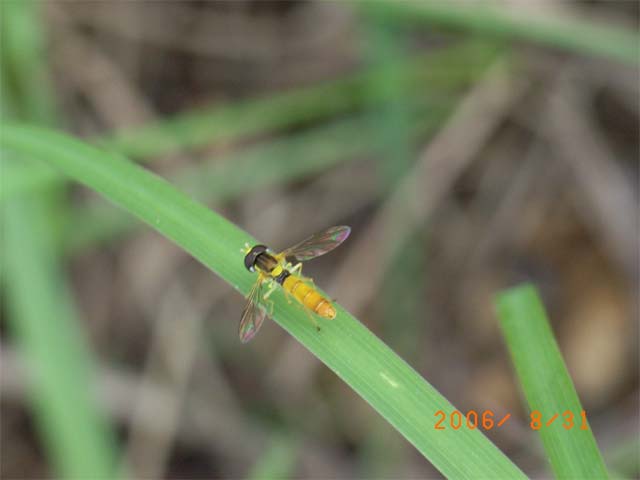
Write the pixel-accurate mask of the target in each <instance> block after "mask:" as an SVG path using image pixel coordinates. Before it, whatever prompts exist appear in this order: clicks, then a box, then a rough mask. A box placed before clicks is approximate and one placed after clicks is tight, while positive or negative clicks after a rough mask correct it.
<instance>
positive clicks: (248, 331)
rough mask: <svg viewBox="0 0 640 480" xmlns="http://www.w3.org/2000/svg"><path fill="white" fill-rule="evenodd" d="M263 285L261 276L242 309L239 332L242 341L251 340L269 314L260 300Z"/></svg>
mask: <svg viewBox="0 0 640 480" xmlns="http://www.w3.org/2000/svg"><path fill="white" fill-rule="evenodd" d="M262 285H263V280H262V278H259V279H258V281H256V283H255V284H254V285H253V288H251V291H250V292H249V296H248V297H247V306H246V307H244V310H243V311H242V318H241V319H240V328H239V329H238V334H239V335H240V341H241V342H242V343H247V342H248V341H249V340H251V339H252V338H253V337H254V336H255V334H256V333H258V330H260V327H261V326H262V322H264V319H265V317H266V316H267V314H266V313H265V311H264V310H263V309H262V308H260V301H261V300H262Z"/></svg>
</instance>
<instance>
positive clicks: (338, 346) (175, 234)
mask: <svg viewBox="0 0 640 480" xmlns="http://www.w3.org/2000/svg"><path fill="white" fill-rule="evenodd" d="M0 146H1V147H4V148H8V149H11V150H15V151H17V152H19V153H22V154H24V155H29V156H31V157H34V158H38V159H40V160H42V161H46V162H48V163H49V164H51V165H53V166H55V167H56V168H58V169H60V170H61V171H62V172H63V173H64V174H66V175H68V176H70V177H71V178H74V179H76V180H78V181H80V182H82V183H84V184H85V185H87V186H89V187H90V188H92V189H94V190H96V191H98V192H100V193H102V194H103V195H104V196H106V197H107V198H108V199H110V200H111V201H112V202H114V203H116V204H118V205H120V206H121V207H122V208H124V209H126V210H127V211H129V212H130V213H132V214H134V215H136V216H137V217H139V218H140V219H142V220H143V221H145V222H146V223H148V224H149V225H151V226H152V227H153V228H155V229H156V230H157V231H159V232H160V233H162V234H163V235H165V236H166V237H167V238H169V239H171V240H173V241H174V242H175V243H176V244H178V245H179V246H180V247H182V248H183V249H184V250H185V251H187V252H189V253H190V254H191V255H192V256H194V257H195V258H196V259H198V260H199V261H201V262H202V263H203V264H204V265H206V266H207V267H209V268H210V269H211V270H212V271H214V272H216V273H217V274H218V275H219V276H220V277H221V278H222V279H224V280H225V281H226V282H228V283H229V284H230V285H232V286H233V287H234V288H235V289H236V290H238V291H239V292H240V293H242V294H243V295H246V294H247V293H248V292H249V289H250V288H251V286H252V284H253V282H254V280H255V277H254V275H253V274H251V273H249V272H247V271H246V269H245V268H244V265H243V254H242V253H241V252H240V248H241V247H242V246H243V245H244V243H245V242H249V243H255V242H256V241H255V239H253V238H252V237H251V236H250V235H249V234H247V233H245V232H244V231H242V230H241V229H239V228H238V227H236V226H235V225H233V224H231V223H230V222H228V221H227V220H226V219H224V218H222V217H221V216H219V215H217V214H216V213H214V212H212V211H211V210H209V209H207V208H206V207H204V206H203V205H201V204H198V203H196V202H194V201H193V200H191V199H190V198H189V197H188V196H186V195H184V194H182V193H180V192H179V191H177V190H176V189H175V188H173V187H172V186H171V185H170V184H169V183H167V182H166V181H164V180H163V179H161V178H159V177H157V176H156V175H153V174H152V173H150V172H148V171H146V170H144V169H142V168H141V167H139V166H137V165H135V164H133V163H131V162H129V161H127V160H126V159H125V158H123V157H120V156H118V155H115V154H112V153H106V152H104V151H100V150H98V149H96V148H95V147H92V146H89V145H87V144H84V143H81V142H78V141H76V140H74V139H72V138H70V137H67V136H65V135H61V134H58V133H55V132H51V131H47V130H43V129H38V128H35V127H28V126H15V125H14V126H6V127H4V128H3V129H2V131H1V132H0ZM356 275H357V272H354V276H356ZM358 280H360V281H362V279H358V278H354V281H358ZM272 298H273V300H274V312H275V313H274V320H275V321H276V322H277V323H278V324H279V325H280V326H282V327H283V328H284V329H285V330H286V331H288V332H289V333H290V334H291V335H292V336H294V337H295V338H296V339H297V340H298V341H300V342H301V343H302V344H303V345H304V346H305V347H306V348H307V349H309V350H310V351H311V352H312V353H313V354H314V355H316V356H317V357H318V358H319V359H320V360H321V361H322V362H324V363H325V364H326V365H327V366H328V367H329V368H330V369H331V370H333V371H334V372H335V373H336V374H337V375H338V376H339V377H340V378H342V379H343V380H344V381H345V382H346V383H347V384H348V385H349V386H351V388H353V389H354V390H355V391H356V392H357V393H358V394H360V395H361V396H362V397H363V398H364V399H365V400H366V401H367V402H369V404H370V405H371V406H372V407H373V408H374V409H375V410H376V411H377V412H378V413H379V414H380V415H382V416H383V417H384V418H386V419H387V421H389V423H390V424H391V425H393V426H394V427H395V428H396V429H397V430H398V431H399V432H400V433H401V434H402V435H404V437H405V438H406V439H407V440H408V441H410V442H411V443H412V444H413V445H414V446H415V447H416V448H417V449H418V450H419V451H420V452H421V453H422V454H423V455H424V456H425V457H426V458H428V459H429V460H430V461H431V462H432V463H433V464H434V465H435V466H436V468H438V469H439V470H440V471H441V472H442V473H443V474H444V475H446V476H449V477H456V478H478V477H484V478H497V477H500V478H524V474H523V473H522V472H521V471H520V470H519V469H518V468H517V467H516V466H515V465H514V464H513V463H512V462H511V461H510V460H509V459H508V458H507V457H506V456H505V455H504V454H503V453H502V452H500V450H498V449H497V448H496V447H495V445H493V444H492V443H491V442H490V441H489V440H488V439H487V438H486V437H485V436H484V435H483V434H482V433H481V432H480V431H478V430H466V429H460V430H452V429H446V430H443V431H441V430H436V429H435V428H434V423H435V422H434V420H435V418H434V414H435V412H436V411H437V410H445V411H447V412H448V411H451V410H452V409H453V407H452V405H451V404H450V403H449V402H448V401H447V400H446V399H445V398H444V397H443V396H442V395H440V394H439V393H438V392H437V391H436V390H435V389H434V388H433V387H432V386H431V385H429V384H428V383H427V382H426V381H425V380H424V379H423V378H422V377H421V376H420V375H419V374H418V373H416V372H415V371H414V370H413V369H412V368H411V367H410V366H409V365H407V364H406V363H405V362H404V361H403V360H402V359H401V358H399V357H398V356H397V355H395V354H394V353H393V351H391V350H390V349H389V348H388V347H387V346H386V345H385V344H384V343H383V342H382V341H380V340H379V339H378V338H377V337H376V336H374V335H373V334H372V333H371V332H370V331H369V330H367V329H366V328H365V327H364V326H363V325H362V324H361V323H360V322H359V321H358V320H357V319H355V318H354V317H353V316H351V315H350V314H349V313H347V312H346V311H345V310H344V309H342V308H341V307H340V306H339V305H336V309H337V317H336V319H335V320H333V321H331V322H328V321H327V322H323V323H322V330H321V331H320V332H317V331H316V330H315V328H314V327H313V325H312V324H311V322H309V321H308V319H307V315H306V314H305V313H304V312H302V311H301V309H300V308H299V307H298V306H296V305H293V304H291V305H290V304H288V302H287V301H286V299H285V298H284V296H283V294H282V292H280V291H277V292H276V293H275V294H274V295H273V296H272ZM258 341H259V340H258ZM238 348H241V346H240V344H239V345H238Z"/></svg>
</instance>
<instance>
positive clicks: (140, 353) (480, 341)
mask: <svg viewBox="0 0 640 480" xmlns="http://www.w3.org/2000/svg"><path fill="white" fill-rule="evenodd" d="M638 15H639V7H638V3H637V2H631V1H629V2H625V1H619V2H616V1H589V2H549V1H535V2H534V1H530V2H529V1H527V2H524V1H517V0H510V1H506V0H505V1H501V2H493V3H455V2H454V3H448V4H444V3H430V2H422V3H420V2H389V3H386V2H382V3H370V2H369V3H368V2H362V3H355V2H354V3H334V2H320V1H304V2H296V3H289V2H277V1H243V2H240V1H238V2H205V1H197V2H169V1H167V2H144V1H138V2H67V1H65V2H54V1H48V2H33V3H32V2H9V1H5V2H2V37H1V40H2V43H1V52H0V53H1V57H0V58H1V61H2V115H3V118H4V119H11V120H20V121H23V122H30V123H38V124H42V125H48V126H51V127H53V128H57V129H62V130H65V131H67V132H69V133H71V134H73V135H76V136H79V137H82V138H84V139H85V140H87V141H89V142H93V143H94V144H96V145H101V146H104V148H109V149H114V150H119V151H121V152H123V154H125V155H126V156H128V157H129V158H131V159H133V160H135V161H138V162H141V163H143V164H144V165H145V167H146V168H149V169H151V170H153V171H155V172H157V173H159V174H160V175H162V176H163V177H165V178H167V179H168V180H169V181H170V182H172V183H173V184H174V185H176V187H177V188H179V189H181V190H183V191H186V192H188V193H189V194H190V195H191V196H192V197H194V198H195V199H197V200H198V201H201V202H204V203H206V204H207V205H209V206H210V207H211V208H212V209H215V210H216V211H217V212H220V213H221V214H222V215H224V216H225V217H226V218H228V219H230V220H231V221H233V222H234V223H236V224H237V225H239V226H240V227H241V228H243V229H245V230H247V231H248V232H250V233H251V234H252V235H254V236H255V237H256V238H259V239H260V240H261V241H262V242H264V243H266V244H268V245H270V246H271V247H272V248H274V249H275V250H281V249H284V248H285V247H287V246H290V245H292V244H293V243H296V242H297V241H299V240H301V239H302V238H304V237H306V236H307V235H310V234H312V233H315V232H316V231H319V230H321V229H323V228H325V227H328V226H330V225H340V224H347V225H351V226H352V229H353V232H352V236H351V238H350V239H349V240H348V241H347V242H346V243H345V244H344V245H343V246H342V247H341V248H340V249H338V250H336V251H335V252H334V253H332V254H330V255H328V256H327V257H324V258H323V259H322V260H318V261H317V262H311V263H309V264H308V265H307V266H306V267H305V273H306V274H308V275H311V276H312V277H313V278H314V279H315V281H316V283H317V284H318V285H320V286H321V287H322V288H323V289H325V290H326V291H327V292H328V293H329V294H330V295H332V296H333V297H335V298H337V300H338V301H339V302H340V303H341V304H342V305H343V306H345V308H346V309H347V310H349V311H350V312H352V313H353V314H354V315H355V316H356V317H358V318H359V319H360V320H361V321H362V322H363V323H364V324H365V325H366V326H367V327H368V328H370V329H371V330H372V331H373V332H374V333H375V334H376V335H378V336H379V337H380V338H381V339H382V340H383V341H384V342H385V343H387V344H388V345H389V346H390V347H391V348H392V349H393V350H395V351H396V352H397V353H398V354H399V355H400V356H401V357H402V358H404V359H405V360H406V361H407V362H408V363H409V364H410V365H412V366H413V367H414V368H415V369H416V370H417V371H418V372H420V374H421V375H423V376H424V377H425V378H426V379H427V380H428V381H429V382H430V383H431V384H433V385H434V386H435V387H436V388H437V389H438V390H439V391H440V392H441V393H442V394H443V395H445V396H446V397H447V398H448V399H449V400H450V401H451V402H452V403H453V404H454V405H456V406H457V407H458V408H459V409H460V410H461V411H467V410H469V409H474V410H477V411H481V410H484V409H491V410H493V411H494V412H496V414H497V413H498V412H504V413H512V415H513V417H514V420H515V421H512V422H510V424H509V425H508V427H507V428H503V429H494V430H492V431H490V432H488V436H489V437H490V439H491V440H492V441H493V442H495V443H496V444H497V446H498V447H499V448H500V449H502V450H503V451H504V452H505V453H506V454H507V455H508V456H509V457H510V458H511V459H512V460H513V461H514V462H515V463H516V464H517V465H518V466H519V467H520V468H522V469H523V471H524V472H525V473H527V474H528V475H530V476H538V477H540V476H548V475H549V473H548V470H547V464H546V460H545V459H544V456H543V453H542V450H541V448H540V444H539V440H538V438H537V435H536V434H535V432H532V431H531V429H530V428H529V426H528V420H527V419H526V414H527V411H526V410H525V409H524V408H523V401H522V396H521V393H520V391H519V390H518V384H517V381H516V380H515V379H514V373H513V371H512V368H511V364H510V361H509V358H508V355H507V352H506V348H505V346H504V343H503V341H502V337H501V334H500V330H499V328H498V321H497V318H496V315H495V312H494V307H493V299H494V295H495V294H496V293H497V292H499V291H500V290H502V289H504V288H507V287H509V286H511V285H513V284H515V283H518V282H521V281H530V282H533V283H534V284H535V285H536V286H537V287H538V288H539V289H540V292H541V294H542V296H543V299H544V302H545V304H546V306H547V308H548V309H549V315H550V318H551V322H552V326H553V329H554V332H555V334H556V336H557V339H558V342H559V345H560V348H561V351H562V353H563V354H564V356H565V359H566V362H567V365H568V368H569V371H570V373H571V375H572V377H573V380H574V382H575V385H576V388H577V390H578V393H579V395H580V397H581V400H582V402H583V406H584V408H585V409H586V411H587V415H588V418H589V421H590V424H591V427H592V429H593V431H594V434H595V437H596V439H597V441H598V444H599V446H600V448H601V449H602V451H603V455H604V457H605V461H606V462H607V464H608V466H609V467H610V468H611V470H612V471H614V472H616V473H617V474H619V475H621V476H623V477H637V476H638V475H639V474H640V467H639V465H638V445H639V442H638V435H639V431H640V430H639V418H638V407H639V399H638V373H639V372H638V370H639V368H638V366H639V362H638V321H637V319H638V309H637V289H638V254H637V252H638V245H637V235H638V224H637V222H638V210H637V202H638V174H639V172H638V131H639V125H638V114H639V82H638V59H637V52H638V50H637V48H638V36H637V32H638ZM2 171H3V174H2V178H3V183H2V195H0V200H1V201H2V202H3V205H8V204H14V205H27V204H30V205H37V208H32V209H27V210H23V212H24V214H23V215H20V216H19V218H18V220H17V221H15V222H13V224H12V225H13V227H12V228H14V230H11V232H9V234H11V235H17V237H14V238H18V239H22V240H23V242H24V243H23V247H24V248H23V249H21V251H20V252H14V251H11V250H10V249H8V248H7V249H5V248H4V247H3V249H2V250H3V252H2V256H3V257H4V258H9V257H11V258H18V259H24V262H25V268H5V267H3V268H2V269H0V275H1V280H0V285H1V287H2V309H1V319H0V321H1V323H0V331H1V333H2V342H1V350H0V352H1V353H0V357H1V358H0V360H1V364H0V365H1V377H0V386H1V397H0V400H1V402H2V403H1V415H2V422H1V427H0V434H1V441H2V462H1V465H0V473H1V475H2V478H51V477H57V476H64V475H65V474H68V472H69V471H73V470H72V468H73V467H69V465H70V463H73V461H72V460H70V458H69V457H70V455H75V456H76V458H77V457H78V456H79V457H81V458H83V459H84V458H86V459H87V462H94V463H93V464H94V465H107V466H109V465H113V464H117V465H118V468H121V469H123V471H126V472H128V473H127V475H128V476H130V477H133V478H399V479H400V478H407V479H409V478H440V474H439V473H438V472H437V471H436V470H435V469H434V468H433V467H432V466H431V465H430V464H429V463H428V461H426V460H425V459H424V458H423V457H422V456H421V455H420V454H419V453H418V452H417V451H415V450H414V449H413V447H412V446H411V445H409V444H408V442H406V441H405V440H404V438H402V437H401V436H400V435H399V434H398V433H397V432H396V431H395V430H394V429H393V428H392V427H391V426H389V425H388V424H387V423H386V422H385V421H384V420H383V419H382V418H380V417H379V416H378V415H377V414H376V413H375V412H374V411H373V410H372V409H371V408H370V407H369V406H368V405H367V404H366V403H365V402H364V401H363V400H361V399H360V398H359V397H358V396H357V395H356V394H355V393H354V392H353V391H351V390H350V389H349V388H348V387H347V386H346V385H345V384H343V383H342V382H341V381H340V380H339V379H338V378H337V377H336V376H335V375H334V374H333V373H332V372H330V371H329V370H328V369H327V368H326V367H324V366H323V365H322V364H320V363H319V362H318V361H317V360H316V359H315V358H314V357H313V356H312V355H311V354H310V353H309V352H308V351H306V350H305V349H304V348H303V347H301V346H300V345H299V344H297V343H296V342H295V341H294V340H293V339H292V338H290V337H288V336H287V335H286V334H285V333H284V332H283V331H282V330H281V329H280V328H279V327H278V326H277V325H276V324H275V323H272V322H268V323H266V324H265V325H264V327H263V329H262V330H261V332H260V334H259V335H258V336H257V338H256V339H255V340H254V341H253V342H252V343H250V344H248V345H241V344H240V342H239V340H238V334H237V327H238V321H239V318H240V314H241V311H242V308H243V306H244V299H243V298H242V297H241V296H240V295H238V294H237V292H235V291H233V290H232V289H231V287H230V286H228V285H227V284H225V283H224V282H222V281H221V280H219V279H218V278H217V277H216V276H215V275H214V274H212V273H211V272H210V271H209V270H207V269H206V268H204V267H203V266H202V265H200V264H199V263H197V262H196V261H195V260H193V259H192V258H191V257H189V256H188V255H187V254H185V253H184V252H182V251H181V250H180V249H179V248H177V247H176V246H174V245H173V244H171V243H170V242H169V241H167V240H166V239H164V238H162V237H161V236H160V235H158V234H156V233H155V232H154V231H152V230H151V229H150V228H149V227H147V226H146V225H143V224H141V223H140V222H138V221H136V220H134V219H133V218H132V217H130V216H128V215H127V214H126V213H124V212H122V211H120V210H118V209H117V208H115V207H113V206H112V205H110V204H108V203H107V202H105V201H103V200H102V199H101V198H99V196H98V195H96V194H94V193H92V192H90V191H89V190H87V189H85V188H83V187H80V186H78V185H76V184H73V183H70V182H67V181H66V180H65V179H64V178H62V177H61V176H60V175H58V174H57V173H56V172H53V171H50V170H48V169H47V168H45V167H44V166H43V165H40V164H37V163H32V161H31V159H16V158H5V159H3V164H2ZM3 223H4V222H3ZM4 230H5V229H4V227H3V231H4ZM3 235H4V233H3ZM21 255H22V256H21ZM20 261H22V260H20ZM3 263H4V261H3ZM27 264H28V265H31V266H33V268H28V267H27ZM18 265H20V263H18ZM88 392H89V393H88ZM85 397H87V398H90V399H94V400H95V402H92V401H88V402H83V400H82V398H85ZM433 413H434V412H424V414H425V415H433ZM87 419H89V420H87ZM434 421H435V418H434ZM69 452H71V454H70V453H69ZM106 468H109V467H106ZM70 469H71V470H70ZM65 472H66V473H65Z"/></svg>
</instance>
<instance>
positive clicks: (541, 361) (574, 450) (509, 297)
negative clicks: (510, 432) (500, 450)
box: [497, 285, 608, 478]
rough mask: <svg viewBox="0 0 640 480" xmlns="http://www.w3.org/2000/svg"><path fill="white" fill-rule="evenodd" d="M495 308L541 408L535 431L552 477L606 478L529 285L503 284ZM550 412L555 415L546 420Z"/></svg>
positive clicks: (535, 406)
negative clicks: (568, 417)
mask: <svg viewBox="0 0 640 480" xmlns="http://www.w3.org/2000/svg"><path fill="white" fill-rule="evenodd" d="M497 308H498V313H499V316H500V324H501V327H502V331H503V333H504V336H505V339H506V341H507V345H508V347H509V351H510V352H511V358H512V360H513V363H514V365H515V367H516V371H517V373H518V377H519V379H520V383H521V384H522V387H523V389H524V393H525V396H526V398H527V402H528V404H529V408H530V410H531V411H534V410H537V411H539V412H541V414H542V420H543V424H542V426H541V428H540V430H539V431H538V433H539V434H540V438H541V439H542V443H543V446H544V448H545V451H546V453H547V455H548V457H549V460H550V462H551V467H552V468H553V471H554V472H555V474H556V477H558V478H607V477H608V475H607V471H606V468H605V466H604V462H603V460H602V455H601V454H600V451H599V450H598V446H597V445H596V441H595V439H594V437H593V433H592V432H591V428H590V427H589V426H588V424H587V425H586V426H587V429H586V430H582V429H581V428H580V427H581V422H582V419H581V418H580V412H581V411H582V405H581V404H580V400H579V399H578V395H577V393H576V390H575V387H574V386H573V383H572V381H571V378H570V377H569V373H568V372H567V368H566V366H565V364H564V361H563V359H562V355H561V354H560V350H559V349H558V345H557V343H556V340H555V338H554V336H553V332H552V331H551V327H550V325H549V321H548V320H547V316H546V313H545V310H544V306H543V305H542V302H541V301H540V299H539V297H538V295H537V293H536V290H535V288H534V287H532V286H530V285H525V286H520V287H516V288H513V289H510V290H507V291H506V292H504V293H502V294H501V295H499V297H498V299H497ZM566 411H570V412H572V413H573V415H574V417H575V418H574V423H575V424H574V426H573V428H571V429H568V430H567V429H565V428H564V427H563V422H564V419H563V413H564V412H566ZM555 414H559V417H558V419H557V420H556V421H555V422H553V423H552V424H551V425H550V426H547V425H546V423H547V422H548V421H549V420H550V419H551V418H552V417H553V415H555ZM567 425H568V424H567Z"/></svg>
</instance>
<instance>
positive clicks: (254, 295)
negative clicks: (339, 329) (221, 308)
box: [238, 226, 351, 343]
mask: <svg viewBox="0 0 640 480" xmlns="http://www.w3.org/2000/svg"><path fill="white" fill-rule="evenodd" d="M350 232H351V228H349V227H346V226H340V227H331V228H328V229H326V230H324V231H322V232H320V233H316V234H315V235H312V236H310V237H309V238H307V239H305V240H303V241H301V242H300V243H298V244H296V245H294V246H293V247H290V248H287V249H286V250H284V251H282V252H280V253H274V252H272V251H271V250H269V249H268V248H267V247H266V246H265V245H256V246H254V247H250V246H249V245H248V244H246V245H245V248H244V249H243V250H242V251H243V253H245V257H244V266H245V267H246V268H247V270H249V271H250V272H257V273H258V279H257V280H256V283H255V284H254V285H253V288H252V289H251V291H250V292H249V296H248V297H247V306H246V307H245V308H244V311H243V312H242V319H241V320H240V328H239V331H238V333H239V335H240V341H241V342H242V343H246V342H248V341H249V340H251V339H252V338H253V337H254V335H255V334H256V333H257V332H258V330H259V329H260V327H261V326H262V322H264V319H265V317H267V316H268V314H267V312H266V307H265V305H261V304H262V303H263V302H264V301H266V300H267V299H268V298H269V296H270V295H271V294H272V293H273V292H274V290H275V289H276V288H277V287H278V285H280V286H281V287H282V289H283V290H284V293H285V295H286V296H287V298H290V297H293V298H294V299H295V300H297V301H298V302H300V304H301V305H302V307H303V308H304V309H305V310H306V311H307V312H310V316H311V319H312V321H313V323H314V324H315V325H316V328H317V329H318V330H320V328H319V327H318V324H317V323H316V322H315V320H314V319H313V316H312V315H313V314H315V315H318V316H320V317H322V318H327V319H329V320H331V319H333V318H335V316H336V310H335V308H334V307H333V305H332V304H331V302H330V301H329V300H327V299H326V298H325V297H324V296H323V295H322V294H321V293H320V292H318V289H317V288H316V287H315V286H314V284H313V281H312V280H311V279H309V278H306V277H303V276H302V275H301V273H300V272H301V269H302V262H306V261H307V260H311V259H312V258H316V257H319V256H320V255H324V254H325V253H327V252H330V251H331V250H333V249H334V248H336V247H337V246H338V245H340V244H341V243H342V242H344V241H345V240H346V238H347V237H348V236H349V233H350ZM294 263H295V265H294ZM271 305H272V306H273V304H271Z"/></svg>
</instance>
